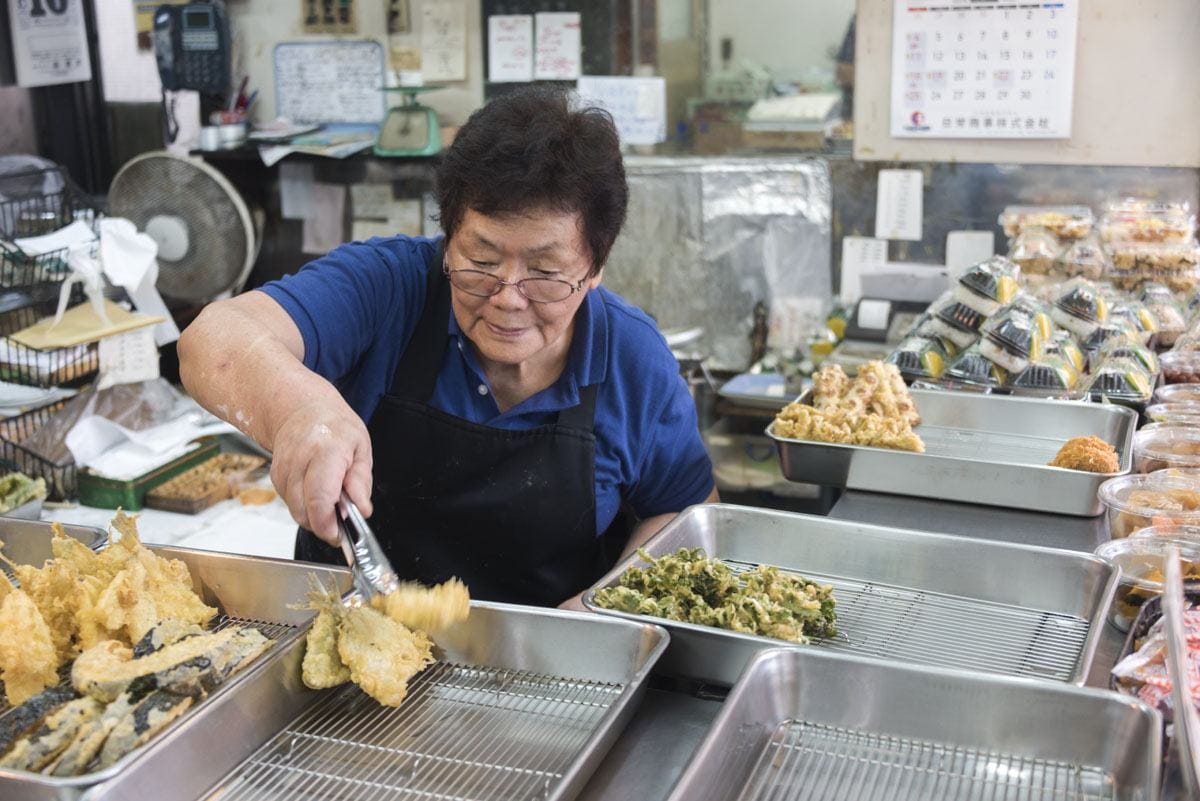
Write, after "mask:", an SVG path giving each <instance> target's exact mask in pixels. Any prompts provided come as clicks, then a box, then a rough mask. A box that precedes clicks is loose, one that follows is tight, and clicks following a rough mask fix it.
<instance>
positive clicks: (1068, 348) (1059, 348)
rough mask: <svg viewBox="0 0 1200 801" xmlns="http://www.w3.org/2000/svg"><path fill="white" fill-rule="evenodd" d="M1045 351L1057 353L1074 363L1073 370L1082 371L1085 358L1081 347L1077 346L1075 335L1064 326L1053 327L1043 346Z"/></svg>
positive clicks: (1085, 362)
mask: <svg viewBox="0 0 1200 801" xmlns="http://www.w3.org/2000/svg"><path fill="white" fill-rule="evenodd" d="M1045 350H1046V352H1047V353H1057V354H1058V355H1059V356H1062V357H1063V358H1064V359H1066V360H1067V361H1069V362H1070V363H1071V364H1073V365H1075V370H1076V371H1077V372H1079V373H1082V372H1083V368H1084V367H1085V366H1086V365H1087V360H1086V359H1085V358H1084V355H1083V349H1082V348H1081V347H1079V343H1078V342H1076V341H1075V337H1073V336H1072V335H1071V332H1070V331H1068V330H1066V329H1065V328H1055V329H1054V332H1053V333H1052V334H1051V336H1050V339H1049V340H1048V341H1047V345H1046V348H1045Z"/></svg>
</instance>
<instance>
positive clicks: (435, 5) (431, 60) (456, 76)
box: [421, 0, 467, 81]
mask: <svg viewBox="0 0 1200 801" xmlns="http://www.w3.org/2000/svg"><path fill="white" fill-rule="evenodd" d="M421 14H422V16H421V75H422V77H423V78H424V79H425V80H427V81H465V80H466V79H467V17H466V9H465V8H464V6H463V3H462V1H461V0H438V1H437V2H426V3H425V5H424V6H422V9H421Z"/></svg>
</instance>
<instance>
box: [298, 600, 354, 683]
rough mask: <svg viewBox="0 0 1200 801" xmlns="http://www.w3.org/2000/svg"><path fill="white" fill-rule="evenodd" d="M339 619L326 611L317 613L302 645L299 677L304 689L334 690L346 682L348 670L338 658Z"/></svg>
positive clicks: (334, 614) (348, 679) (348, 677)
mask: <svg viewBox="0 0 1200 801" xmlns="http://www.w3.org/2000/svg"><path fill="white" fill-rule="evenodd" d="M340 623H341V616H340V615H338V614H336V613H334V612H331V611H329V610H327V609H322V610H321V611H320V612H318V613H317V617H316V619H314V620H313V622H312V626H311V627H309V629H308V636H307V638H306V639H305V641H304V663H303V666H302V669H301V676H302V678H303V679H304V686H306V687H311V688H312V689H314V690H323V689H326V688H328V687H337V686H338V685H340V684H345V683H346V682H348V681H350V668H348V667H346V665H345V663H343V662H342V658H341V656H339V655H338V626H339V625H340Z"/></svg>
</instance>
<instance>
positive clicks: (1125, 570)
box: [1096, 537, 1200, 631]
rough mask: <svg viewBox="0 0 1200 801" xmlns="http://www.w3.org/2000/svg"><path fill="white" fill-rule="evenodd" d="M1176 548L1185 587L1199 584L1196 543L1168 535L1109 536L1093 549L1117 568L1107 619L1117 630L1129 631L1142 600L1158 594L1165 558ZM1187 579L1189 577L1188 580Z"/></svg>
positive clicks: (1199, 561)
mask: <svg viewBox="0 0 1200 801" xmlns="http://www.w3.org/2000/svg"><path fill="white" fill-rule="evenodd" d="M1172 548H1177V549H1178V551H1179V558H1180V560H1181V562H1182V563H1183V564H1182V567H1183V575H1184V586H1185V589H1188V590H1194V589H1197V588H1200V581H1198V580H1197V579H1200V543H1195V542H1191V541H1189V540H1183V539H1175V538H1170V537H1135V538H1131V539H1122V540H1112V541H1111V542H1106V543H1103V544H1102V545H1101V546H1100V547H1099V548H1097V549H1096V556H1100V557H1103V558H1104V559H1108V560H1109V561H1111V562H1113V563H1114V564H1116V565H1117V566H1118V567H1120V568H1121V578H1120V583H1119V584H1118V585H1117V593H1116V596H1115V597H1114V598H1113V602H1112V605H1111V606H1110V607H1109V608H1108V620H1109V622H1110V623H1112V624H1113V625H1114V626H1116V627H1117V628H1118V629H1120V630H1121V631H1129V627H1130V626H1131V625H1133V620H1134V618H1136V617H1137V613H1138V610H1140V609H1141V608H1142V604H1144V603H1146V601H1149V600H1150V599H1151V598H1157V597H1158V596H1160V595H1161V594H1162V588H1163V578H1164V575H1165V573H1166V559H1167V557H1168V556H1169V554H1170V550H1171V549H1172ZM1189 579H1190V580H1189Z"/></svg>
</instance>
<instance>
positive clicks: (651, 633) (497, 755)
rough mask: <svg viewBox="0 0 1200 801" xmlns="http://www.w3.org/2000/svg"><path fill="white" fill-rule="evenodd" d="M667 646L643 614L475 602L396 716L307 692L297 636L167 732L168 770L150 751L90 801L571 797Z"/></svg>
mask: <svg viewBox="0 0 1200 801" xmlns="http://www.w3.org/2000/svg"><path fill="white" fill-rule="evenodd" d="M667 639H668V636H667V633H666V631H664V630H663V629H662V628H661V627H659V626H656V625H653V624H652V623H650V622H649V621H645V620H642V621H638V622H637V623H636V624H631V623H629V622H626V621H623V620H612V619H606V618H600V617H597V616H595V615H584V614H579V613H573V612H561V611H557V610H548V609H535V608H530V607H520V606H509V605H506V604H493V603H484V602H475V603H473V604H472V605H471V616H470V618H469V620H468V621H467V622H465V623H463V624H461V625H459V626H456V627H455V628H454V629H453V630H452V631H448V632H444V633H442V634H441V635H439V636H438V637H437V644H438V657H439V661H438V663H437V664H435V665H433V666H432V667H430V668H429V669H428V670H426V671H425V672H424V673H422V674H420V675H419V676H418V677H417V678H415V679H414V680H413V682H412V684H411V685H410V687H409V695H408V698H407V699H406V700H405V701H404V703H403V704H402V705H401V706H400V707H397V708H386V707H382V706H380V705H379V704H377V703H376V702H375V701H373V700H371V699H370V698H368V697H367V696H366V695H364V694H363V693H362V692H361V691H360V690H358V688H356V687H354V686H353V685H345V686H343V687H339V688H335V689H332V690H324V691H312V690H306V689H304V687H303V684H302V682H301V679H300V662H301V658H302V655H303V651H304V642H303V640H302V639H298V640H296V641H294V642H293V643H291V644H290V645H289V646H288V647H287V648H286V651H285V653H284V654H283V655H282V657H281V658H280V659H277V660H276V661H275V662H274V663H273V664H272V665H271V666H270V667H271V669H270V670H260V671H259V672H258V673H256V674H254V675H253V676H250V677H248V678H247V679H246V680H245V681H243V682H242V683H241V684H240V686H239V687H238V688H237V690H236V692H232V693H227V694H226V695H225V696H224V697H223V698H221V699H214V702H213V703H211V704H209V705H208V706H207V708H206V709H205V710H204V711H203V712H202V713H200V714H197V715H196V717H195V719H194V720H193V722H192V723H191V724H190V725H189V726H185V727H182V728H180V729H178V730H177V731H176V732H174V734H173V739H174V741H175V742H172V743H169V744H164V745H170V746H172V751H171V754H172V756H171V758H170V759H169V760H164V759H163V755H164V754H165V749H164V748H162V747H160V748H159V749H156V750H155V751H154V752H151V753H147V754H146V755H145V757H144V758H143V759H142V760H140V761H138V762H137V763H135V764H134V765H132V766H130V769H129V770H127V771H126V773H125V774H124V775H123V776H122V777H120V778H119V779H117V780H114V781H113V782H111V783H110V786H109V787H107V788H105V790H104V793H103V795H102V797H103V798H105V799H108V798H112V799H127V798H154V799H156V801H179V800H182V799H188V800H189V801H190V800H191V799H195V798H197V797H203V798H207V799H222V801H234V799H249V798H253V799H289V800H290V799H298V798H313V799H317V798H321V799H325V798H367V797H370V798H422V799H448V798H454V799H462V800H463V801H466V799H488V800H489V801H491V799H510V798H511V799H530V798H538V799H550V800H551V801H558V800H560V799H569V798H572V797H574V796H575V795H576V794H577V793H578V792H579V790H580V789H581V788H582V786H583V784H584V783H585V782H586V780H587V778H588V777H589V776H590V775H591V773H592V772H593V771H594V770H595V768H596V766H597V765H598V764H599V762H600V761H601V760H602V759H603V757H604V755H605V753H606V752H607V751H608V749H609V747H610V746H611V745H612V743H613V742H614V741H615V740H616V738H617V736H618V735H619V734H620V732H621V730H622V729H623V728H624V726H625V724H626V723H627V722H628V720H629V718H630V717H632V715H633V713H634V711H635V710H636V708H637V705H638V704H639V703H640V701H641V698H642V695H643V693H644V692H645V686H644V683H645V679H646V677H647V676H648V674H649V673H650V670H651V668H652V667H653V666H654V663H655V662H656V661H657V660H658V658H659V656H660V655H661V654H662V652H663V650H664V649H665V647H666V644H667ZM251 724H253V725H251ZM212 731H220V732H222V736H221V737H220V738H216V742H208V741H205V742H204V744H203V746H201V738H202V737H204V736H205V734H206V733H207V732H212ZM176 745H178V746H179V747H178V748H174V747H173V746H176ZM222 777H223V778H222ZM214 782H216V784H215V785H214Z"/></svg>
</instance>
